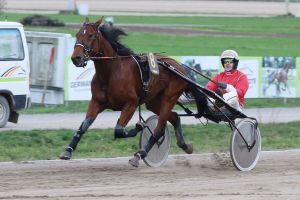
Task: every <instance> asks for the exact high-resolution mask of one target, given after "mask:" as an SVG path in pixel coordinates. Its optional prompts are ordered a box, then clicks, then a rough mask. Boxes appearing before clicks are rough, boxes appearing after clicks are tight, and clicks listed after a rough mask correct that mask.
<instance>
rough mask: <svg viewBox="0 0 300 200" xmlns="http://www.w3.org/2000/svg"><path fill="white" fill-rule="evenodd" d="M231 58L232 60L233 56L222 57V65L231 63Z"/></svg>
mask: <svg viewBox="0 0 300 200" xmlns="http://www.w3.org/2000/svg"><path fill="white" fill-rule="evenodd" d="M233 60H234V58H223V59H222V63H223V65H226V64H232V63H233Z"/></svg>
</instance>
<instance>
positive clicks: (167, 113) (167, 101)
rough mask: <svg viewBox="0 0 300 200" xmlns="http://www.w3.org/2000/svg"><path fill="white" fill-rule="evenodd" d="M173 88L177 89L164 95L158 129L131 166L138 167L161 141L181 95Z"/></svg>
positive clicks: (131, 161)
mask: <svg viewBox="0 0 300 200" xmlns="http://www.w3.org/2000/svg"><path fill="white" fill-rule="evenodd" d="M173 88H176V87H169V88H168V89H169V90H168V91H166V92H165V94H164V98H163V100H162V102H161V104H160V105H163V106H160V111H159V117H158V123H157V126H156V128H155V129H154V133H153V135H152V136H151V137H150V139H149V140H148V142H147V144H146V145H145V146H144V147H142V149H140V150H139V151H138V152H137V153H135V155H134V157H133V158H132V159H130V160H129V164H131V165H132V166H134V167H138V165H139V160H140V159H143V158H144V157H146V156H147V154H148V152H149V151H150V150H151V148H152V147H153V145H154V144H155V143H156V142H157V141H158V140H159V139H160V137H161V136H163V134H164V129H165V126H166V122H167V120H168V119H169V118H170V117H171V115H172V112H171V110H172V108H173V107H174V105H175V103H176V102H177V100H178V98H179V96H180V94H181V93H180V90H178V91H179V92H177V93H175V94H174V93H173V91H172V90H173Z"/></svg>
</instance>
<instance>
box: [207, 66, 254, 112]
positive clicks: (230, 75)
mask: <svg viewBox="0 0 300 200" xmlns="http://www.w3.org/2000/svg"><path fill="white" fill-rule="evenodd" d="M212 80H214V81H215V82H220V81H222V82H225V83H228V84H230V85H232V86H233V87H234V88H235V89H236V92H237V94H238V97H239V103H240V106H241V108H242V109H243V108H244V96H245V94H246V92H247V90H248V88H249V81H248V78H247V76H246V74H244V73H243V72H241V71H239V70H234V71H231V72H226V71H224V72H222V73H220V74H217V75H216V76H214V77H213V78H212ZM206 87H207V88H208V89H210V90H213V91H216V89H217V87H218V86H217V84H215V83H213V82H212V81H209V82H208V83H207V84H206ZM223 93H226V90H223Z"/></svg>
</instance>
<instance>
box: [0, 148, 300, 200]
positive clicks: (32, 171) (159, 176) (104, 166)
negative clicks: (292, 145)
mask: <svg viewBox="0 0 300 200" xmlns="http://www.w3.org/2000/svg"><path fill="white" fill-rule="evenodd" d="M228 156H229V155H226V154H218V155H216V154H198V155H190V156H186V155H174V156H169V158H168V160H167V162H166V163H165V164H164V165H163V166H162V167H159V168H149V167H147V166H146V165H145V164H143V163H142V162H141V165H140V167H139V168H137V169H136V168H133V167H131V166H129V165H128V164H127V162H128V159H129V158H114V159H103V158H102V159H90V160H71V161H60V160H54V161H32V162H26V163H0V180H1V181H0V199H10V200H11V199H51V200H52V199H53V200H54V199H62V200H67V199H72V200H82V199H83V200H94V199H185V200H186V199H208V200H225V199H226V200H228V199H231V200H235V199H236V200H241V199H243V200H245V199H246V200H248V199H249V200H250V199H251V200H253V199H255V200H261V199H264V200H272V199H276V200H281V199H282V200H299V199H300V151H299V150H294V151H284V152H263V153H262V155H261V158H260V160H259V162H258V165H257V166H256V168H255V169H254V170H252V171H250V172H239V171H237V170H236V169H235V168H234V167H233V166H232V164H231V162H230V159H229V157H228Z"/></svg>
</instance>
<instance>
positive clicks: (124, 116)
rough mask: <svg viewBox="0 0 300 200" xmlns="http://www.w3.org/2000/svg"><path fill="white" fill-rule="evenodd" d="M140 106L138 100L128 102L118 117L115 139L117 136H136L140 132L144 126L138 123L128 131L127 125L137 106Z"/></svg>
mask: <svg viewBox="0 0 300 200" xmlns="http://www.w3.org/2000/svg"><path fill="white" fill-rule="evenodd" d="M137 106H138V100H132V101H131V102H129V103H127V104H126V105H125V106H124V108H123V110H122V112H121V115H120V118H119V119H118V122H117V125H116V127H115V139H116V138H127V137H135V136H136V135H137V134H138V132H140V131H141V130H142V129H143V127H142V126H139V125H137V126H136V128H134V129H132V130H130V131H127V130H126V129H125V126H126V125H127V124H128V122H129V120H130V119H131V118H132V116H133V114H134V112H135V110H136V108H137Z"/></svg>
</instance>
